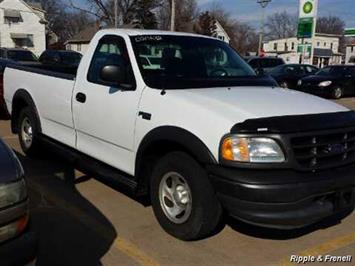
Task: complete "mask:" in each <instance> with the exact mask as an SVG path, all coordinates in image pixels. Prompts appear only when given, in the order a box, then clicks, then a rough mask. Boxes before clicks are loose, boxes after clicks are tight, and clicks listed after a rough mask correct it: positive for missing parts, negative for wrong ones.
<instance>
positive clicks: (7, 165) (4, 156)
mask: <svg viewBox="0 0 355 266" xmlns="http://www.w3.org/2000/svg"><path fill="white" fill-rule="evenodd" d="M22 175H23V170H22V167H21V165H20V163H19V161H18V159H17V157H16V156H15V154H14V153H13V151H12V150H11V149H10V148H9V147H8V146H7V145H6V144H5V143H4V142H3V141H2V140H0V184H4V183H10V182H13V181H16V180H18V179H19V178H20V177H21V176H22Z"/></svg>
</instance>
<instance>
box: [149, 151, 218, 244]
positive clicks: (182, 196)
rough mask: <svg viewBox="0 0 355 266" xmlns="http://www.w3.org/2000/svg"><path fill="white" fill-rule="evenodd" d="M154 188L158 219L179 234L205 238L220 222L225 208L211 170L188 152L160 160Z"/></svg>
mask: <svg viewBox="0 0 355 266" xmlns="http://www.w3.org/2000/svg"><path fill="white" fill-rule="evenodd" d="M150 191H151V200H152V205H153V210H154V213H155V216H156V218H157V220H158V221H159V223H160V225H161V226H162V227H163V229H164V230H165V231H166V232H167V233H169V234H170V235H172V236H174V237H176V238H179V239H181V240H195V239H201V238H204V237H207V236H209V235H211V234H212V233H213V232H214V231H215V229H216V228H217V227H218V225H219V224H220V221H221V215H222V208H221V206H220V203H219V201H218V199H217V197H216V195H215V192H214V189H213V187H212V185H211V184H210V182H209V180H208V177H207V174H206V172H205V170H204V169H203V168H202V167H201V166H200V165H199V163H197V162H196V161H195V160H194V159H193V158H192V157H191V156H189V155H188V154H186V153H183V152H173V153H170V154H168V155H166V156H165V157H163V158H162V159H161V160H160V161H159V162H158V163H157V165H156V166H155V169H154V171H153V175H152V179H151V189H150Z"/></svg>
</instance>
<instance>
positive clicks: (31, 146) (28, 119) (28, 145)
mask: <svg viewBox="0 0 355 266" xmlns="http://www.w3.org/2000/svg"><path fill="white" fill-rule="evenodd" d="M18 129H19V141H20V145H21V148H22V150H23V152H24V153H26V154H27V155H29V156H36V155H38V154H39V152H40V148H41V145H40V140H39V133H38V121H37V118H36V115H35V113H34V111H33V110H32V109H31V108H30V107H25V108H24V109H22V110H21V111H20V115H19V120H18Z"/></svg>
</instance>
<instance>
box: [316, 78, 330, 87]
mask: <svg viewBox="0 0 355 266" xmlns="http://www.w3.org/2000/svg"><path fill="white" fill-rule="evenodd" d="M331 84H332V82H331V81H330V80H327V81H323V82H321V83H319V84H318V86H319V87H328V86H330V85H331Z"/></svg>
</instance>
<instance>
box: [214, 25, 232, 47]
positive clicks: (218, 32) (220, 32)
mask: <svg viewBox="0 0 355 266" xmlns="http://www.w3.org/2000/svg"><path fill="white" fill-rule="evenodd" d="M215 26H216V29H215V36H216V38H217V39H220V40H222V41H225V42H226V43H229V42H230V40H231V38H230V37H229V35H228V33H227V32H226V31H225V29H224V28H223V27H222V25H221V23H219V22H218V20H216V25H215Z"/></svg>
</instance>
